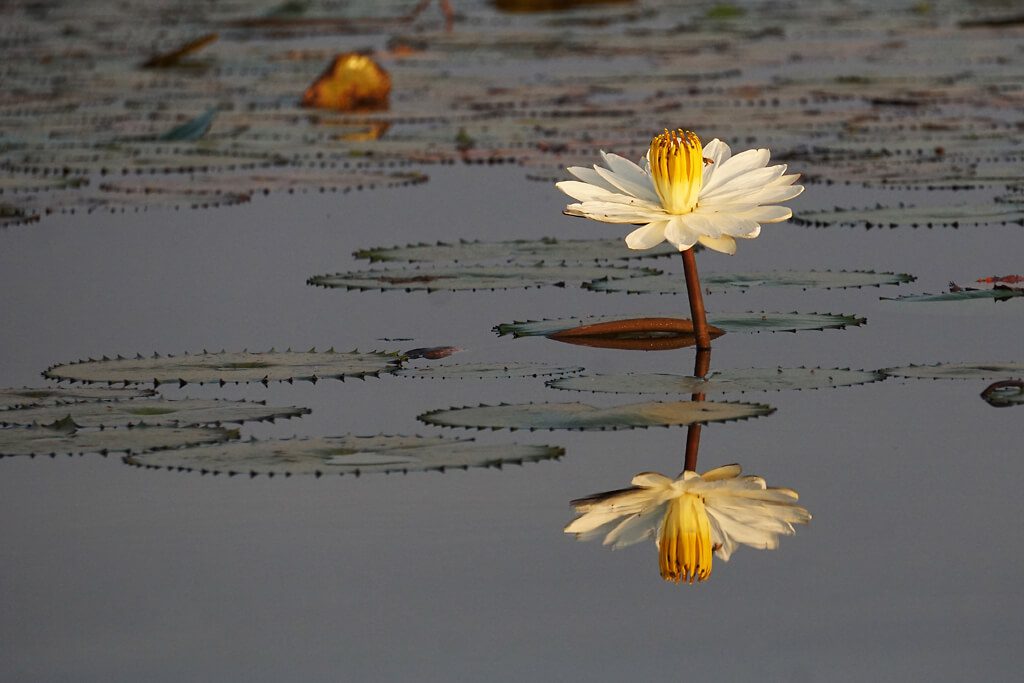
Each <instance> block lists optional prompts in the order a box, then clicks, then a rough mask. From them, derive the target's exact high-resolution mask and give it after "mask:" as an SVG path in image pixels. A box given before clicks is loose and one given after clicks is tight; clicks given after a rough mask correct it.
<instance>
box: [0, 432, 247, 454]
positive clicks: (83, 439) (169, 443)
mask: <svg viewBox="0 0 1024 683" xmlns="http://www.w3.org/2000/svg"><path fill="white" fill-rule="evenodd" d="M72 429H73V427H72ZM237 437H238V432H237V431H236V430H229V429H223V428H221V427H155V426H148V425H145V426H141V427H131V428H127V427H125V428H121V429H104V430H89V431H72V430H69V429H66V428H59V427H58V428H54V427H52V426H39V425H33V426H31V427H5V428H3V429H0V457H4V456H13V455H59V454H65V453H66V454H69V455H77V454H80V453H108V452H118V453H141V452H144V451H151V450H157V449H161V448H179V447H181V446H191V445H198V444H207V443H217V442H220V441H227V440H228V439H233V438H237Z"/></svg>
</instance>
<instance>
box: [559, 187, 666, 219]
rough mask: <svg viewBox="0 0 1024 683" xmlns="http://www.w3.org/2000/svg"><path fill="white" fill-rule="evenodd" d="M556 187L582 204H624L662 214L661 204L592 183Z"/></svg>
mask: <svg viewBox="0 0 1024 683" xmlns="http://www.w3.org/2000/svg"><path fill="white" fill-rule="evenodd" d="M555 187H557V188H558V189H559V190H561V191H562V192H564V193H565V194H567V195H569V196H570V197H572V198H573V199H576V200H578V201H581V202H609V203H612V204H623V205H625V206H636V207H639V208H641V209H643V210H644V211H655V212H662V211H664V209H662V208H661V204H660V203H659V202H648V201H645V200H643V199H638V198H637V197H634V196H632V195H628V194H622V193H621V192H619V191H618V190H616V191H614V192H609V191H608V190H605V189H603V188H600V187H597V186H596V185H591V184H590V183H584V182H580V181H578V180H563V181H561V182H557V183H555Z"/></svg>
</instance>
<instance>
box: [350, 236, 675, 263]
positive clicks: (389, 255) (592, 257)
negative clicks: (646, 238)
mask: <svg viewBox="0 0 1024 683" xmlns="http://www.w3.org/2000/svg"><path fill="white" fill-rule="evenodd" d="M675 253H676V249H675V247H673V246H672V245H671V244H669V243H668V242H663V243H662V244H661V245H659V246H657V247H655V248H653V249H645V250H640V251H638V250H635V249H630V248H629V247H627V246H626V243H625V242H624V241H623V240H622V239H621V238H613V239H606V240H558V239H555V238H553V237H543V238H541V239H539V240H509V241H507V242H476V241H473V242H470V241H465V240H460V241H459V242H457V243H452V244H448V243H445V242H438V243H437V244H409V245H406V246H404V247H376V248H373V249H360V250H359V251H357V252H355V253H354V254H353V256H355V257H356V258H360V259H369V260H370V262H371V263H376V262H379V261H406V262H417V261H432V262H455V263H480V262H483V261H519V262H526V263H531V264H532V263H537V262H538V261H548V262H562V261H576V262H586V261H615V260H626V259H640V258H656V257H660V256H671V255H672V254H675Z"/></svg>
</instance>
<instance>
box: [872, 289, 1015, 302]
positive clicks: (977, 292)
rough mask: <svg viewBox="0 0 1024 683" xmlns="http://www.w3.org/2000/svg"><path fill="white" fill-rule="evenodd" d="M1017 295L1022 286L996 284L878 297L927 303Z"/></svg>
mask: <svg viewBox="0 0 1024 683" xmlns="http://www.w3.org/2000/svg"><path fill="white" fill-rule="evenodd" d="M1019 296H1024V287H1007V286H1006V285H996V286H995V287H992V288H991V289H969V288H968V289H963V288H959V287H958V288H955V289H953V290H951V291H949V292H944V293H942V294H904V295H902V296H895V297H887V296H883V297H879V298H880V299H881V300H882V301H903V302H909V303H927V302H934V301H972V300H975V299H990V300H992V301H1006V300H1007V299H1013V298H1016V297H1019Z"/></svg>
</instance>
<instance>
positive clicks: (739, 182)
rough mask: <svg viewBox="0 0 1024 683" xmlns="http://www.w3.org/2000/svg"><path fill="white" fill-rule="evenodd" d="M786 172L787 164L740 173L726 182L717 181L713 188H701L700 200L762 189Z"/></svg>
mask: <svg viewBox="0 0 1024 683" xmlns="http://www.w3.org/2000/svg"><path fill="white" fill-rule="evenodd" d="M785 172H786V167H785V166H769V167H767V168H755V169H752V170H750V171H746V172H744V173H740V174H738V175H736V176H734V177H732V178H730V179H729V180H728V181H726V182H724V183H716V184H715V185H714V186H713V187H712V188H709V189H704V188H701V191H700V198H699V201H704V202H707V201H710V200H711V199H714V198H716V197H719V198H720V197H722V196H726V195H728V194H731V193H734V192H742V191H745V192H753V191H755V190H761V189H763V188H764V186H765V185H768V184H770V183H772V182H774V181H775V180H777V179H779V178H781V177H782V174H783V173H785Z"/></svg>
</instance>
